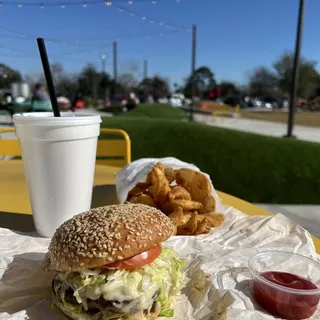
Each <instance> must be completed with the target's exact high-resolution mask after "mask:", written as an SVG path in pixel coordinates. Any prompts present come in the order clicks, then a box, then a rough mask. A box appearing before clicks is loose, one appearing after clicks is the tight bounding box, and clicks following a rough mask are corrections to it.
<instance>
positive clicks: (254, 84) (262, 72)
mask: <svg viewBox="0 0 320 320" xmlns="http://www.w3.org/2000/svg"><path fill="white" fill-rule="evenodd" d="M249 94H250V95H251V96H256V97H267V96H268V97H270V96H271V97H275V96H277V94H278V79H277V75H276V74H274V73H273V72H272V71H270V70H268V69H267V68H266V67H263V66H262V67H258V68H256V69H255V70H254V71H253V72H252V74H251V75H250V78H249Z"/></svg>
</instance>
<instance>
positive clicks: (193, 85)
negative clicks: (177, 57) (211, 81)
mask: <svg viewBox="0 0 320 320" xmlns="http://www.w3.org/2000/svg"><path fill="white" fill-rule="evenodd" d="M196 52H197V26H196V25H195V24H194V25H193V26H192V55H191V94H192V102H191V109H190V119H189V120H190V121H191V122H192V121H193V113H194V97H195V95H196V83H195V71H196Z"/></svg>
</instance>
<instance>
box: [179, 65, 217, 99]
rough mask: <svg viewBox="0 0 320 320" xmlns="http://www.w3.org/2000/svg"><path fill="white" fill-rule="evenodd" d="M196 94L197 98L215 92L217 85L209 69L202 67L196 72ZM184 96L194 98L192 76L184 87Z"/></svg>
mask: <svg viewBox="0 0 320 320" xmlns="http://www.w3.org/2000/svg"><path fill="white" fill-rule="evenodd" d="M194 84H195V94H196V95H197V96H203V94H204V93H207V92H208V91H211V90H213V88H214V87H215V85H216V81H215V79H214V73H213V72H212V71H211V70H210V68H208V67H205V66H203V67H200V68H198V69H197V70H196V71H195V75H194ZM184 94H185V95H186V96H187V97H191V96H192V76H190V77H189V78H188V79H187V80H186V85H185V87H184Z"/></svg>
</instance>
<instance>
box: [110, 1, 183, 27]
mask: <svg viewBox="0 0 320 320" xmlns="http://www.w3.org/2000/svg"><path fill="white" fill-rule="evenodd" d="M114 6H115V7H117V8H119V11H120V12H124V11H125V12H127V13H128V14H130V16H131V17H134V16H137V17H139V18H141V19H142V20H144V21H146V20H147V21H149V22H150V23H151V24H154V23H155V22H157V23H159V25H160V26H162V27H163V26H165V27H167V28H173V29H181V30H182V29H185V28H186V27H185V26H178V25H173V24H169V23H165V22H164V21H163V20H156V19H153V18H151V17H149V18H148V17H147V16H146V15H144V14H140V13H138V12H135V11H132V10H129V9H126V8H124V7H121V6H119V5H117V4H115V5H114ZM120 9H121V10H120ZM142 17H143V18H142ZM144 17H146V18H145V19H144Z"/></svg>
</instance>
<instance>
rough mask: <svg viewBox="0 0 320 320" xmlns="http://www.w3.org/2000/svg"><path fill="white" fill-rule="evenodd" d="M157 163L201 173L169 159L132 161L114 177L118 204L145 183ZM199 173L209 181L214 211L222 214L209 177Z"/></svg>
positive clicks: (174, 159)
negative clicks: (214, 206)
mask: <svg viewBox="0 0 320 320" xmlns="http://www.w3.org/2000/svg"><path fill="white" fill-rule="evenodd" d="M158 162H161V164H162V165H163V166H164V167H165V168H172V169H174V170H178V169H183V168H185V169H192V170H194V171H198V172H201V171H200V169H199V168H198V167H196V166H195V165H193V164H190V163H187V162H183V161H180V160H178V159H176V158H171V157H168V158H161V159H155V158H144V159H139V160H136V161H133V162H131V163H130V164H128V165H127V166H125V167H124V168H122V169H121V170H120V171H119V172H118V174H117V176H116V188H117V195H118V200H119V202H120V203H124V202H125V201H126V199H127V196H128V192H129V191H130V190H131V189H132V188H133V187H134V186H136V185H137V184H138V183H139V182H145V181H146V178H147V175H148V173H149V172H150V171H151V170H152V168H153V167H154V166H155V165H156V164H157V163H158ZM201 173H202V174H204V175H205V176H206V177H207V179H208V180H209V181H210V184H211V193H212V195H213V197H214V198H215V200H216V211H217V212H219V213H223V210H224V208H223V205H222V204H221V201H220V199H219V197H218V195H217V193H216V190H215V189H214V186H213V184H212V181H211V179H210V177H209V175H207V174H206V173H204V172H201Z"/></svg>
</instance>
